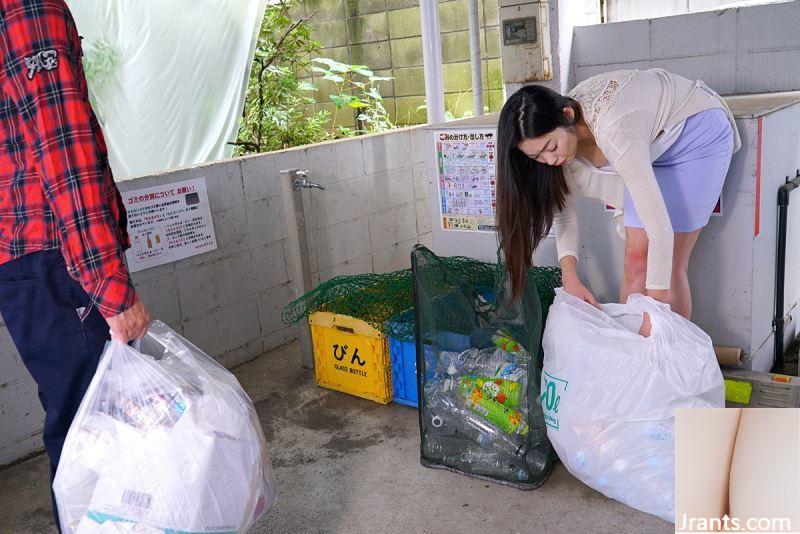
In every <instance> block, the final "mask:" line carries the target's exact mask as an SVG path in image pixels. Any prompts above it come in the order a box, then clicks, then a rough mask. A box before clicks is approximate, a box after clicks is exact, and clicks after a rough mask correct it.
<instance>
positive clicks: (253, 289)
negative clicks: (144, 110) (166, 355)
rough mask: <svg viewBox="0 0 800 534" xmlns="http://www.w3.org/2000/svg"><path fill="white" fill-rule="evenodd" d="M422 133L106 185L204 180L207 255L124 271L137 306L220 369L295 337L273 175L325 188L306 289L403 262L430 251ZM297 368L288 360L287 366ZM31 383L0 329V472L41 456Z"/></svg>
mask: <svg viewBox="0 0 800 534" xmlns="http://www.w3.org/2000/svg"><path fill="white" fill-rule="evenodd" d="M424 159H425V158H424V150H423V132H422V130H421V128H405V129H400V130H395V131H391V132H387V133H383V134H376V135H371V136H364V137H357V138H352V139H344V140H340V141H332V142H329V143H322V144H318V145H311V146H308V147H305V148H295V149H289V150H284V151H280V152H272V153H267V154H259V155H255V156H248V157H244V158H235V159H229V160H224V161H220V162H216V163H212V164H207V165H202V166H198V167H192V168H187V169H179V170H175V171H170V172H165V173H162V174H158V175H154V176H146V177H141V178H135V179H132V180H127V181H124V182H121V183H119V184H118V186H119V188H120V189H121V190H124V191H128V190H132V189H139V188H143V187H150V186H154V185H159V184H165V183H172V182H177V181H181V180H186V179H192V178H201V177H205V178H206V182H207V185H208V194H209V200H210V203H211V210H212V215H213V219H214V229H215V231H216V235H217V242H218V248H217V250H215V251H212V252H208V253H205V254H201V255H199V256H194V257H192V258H187V259H184V260H181V261H178V262H175V263H171V264H167V265H162V266H159V267H154V268H151V269H147V270H144V271H140V272H138V273H134V275H133V279H134V283H135V285H136V288H137V290H138V292H139V295H140V297H141V299H142V300H143V301H144V302H145V304H146V305H147V306H148V307H149V308H150V311H151V313H152V315H153V317H154V318H158V319H161V320H163V321H164V322H166V323H168V324H169V325H170V326H171V327H172V328H173V329H175V330H176V331H178V332H179V333H182V334H183V335H184V336H185V337H187V338H188V339H190V340H191V341H192V342H193V343H195V344H196V345H198V346H199V347H200V348H202V349H203V350H205V351H206V352H208V353H209V354H211V355H212V356H214V357H215V358H216V359H217V360H219V361H220V362H221V363H223V364H224V365H226V366H228V367H232V366H235V365H237V364H240V363H243V362H245V361H248V360H250V359H253V358H255V357H257V356H259V355H261V354H263V353H264V352H266V351H269V350H270V349H272V348H274V347H276V346H278V345H281V344H283V343H286V342H288V341H290V340H292V339H294V337H295V329H294V327H287V326H286V325H284V324H283V323H282V321H281V317H280V315H281V310H282V308H283V306H284V305H285V304H286V303H288V302H289V301H290V300H292V299H293V298H295V295H294V292H293V289H292V286H291V280H290V279H289V274H288V273H289V272H290V269H289V268H288V265H287V255H286V250H285V247H286V228H285V224H284V221H283V211H282V209H283V208H282V199H281V188H280V182H279V178H280V175H279V173H280V171H281V170H282V169H287V168H302V169H308V170H309V171H310V173H311V174H310V176H311V179H313V180H314V181H317V182H319V183H321V184H323V185H324V186H325V187H326V188H327V189H326V190H325V191H318V190H314V191H313V192H310V191H307V192H305V198H304V207H305V212H306V219H307V225H308V233H309V235H308V238H309V246H310V253H311V263H312V265H311V267H312V272H313V279H314V282H315V283H319V282H320V281H325V280H328V279H330V278H332V277H334V276H337V275H340V274H355V273H364V272H388V271H393V270H397V269H403V268H407V267H409V266H410V259H409V257H410V256H409V253H410V251H411V248H412V247H413V245H414V244H416V243H423V244H426V245H428V246H430V245H431V222H430V214H429V211H428V209H427V197H428V182H427V177H426V176H425V164H424ZM298 364H299V362H298ZM42 422H43V412H42V409H41V407H40V405H39V401H38V398H37V395H36V385H35V383H34V382H33V380H32V379H31V378H30V375H29V374H28V372H27V370H26V369H25V368H24V366H23V365H22V363H21V360H20V358H19V356H18V355H17V352H16V350H15V348H14V344H13V343H12V342H11V340H10V338H9V335H8V331H7V330H6V329H5V327H3V326H2V324H1V323H0V465H4V464H7V463H10V462H13V461H15V460H16V459H19V458H21V457H24V456H26V455H28V454H30V453H32V452H35V451H37V450H39V449H41V446H42V445H41V428H42Z"/></svg>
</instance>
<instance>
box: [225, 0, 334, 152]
mask: <svg viewBox="0 0 800 534" xmlns="http://www.w3.org/2000/svg"><path fill="white" fill-rule="evenodd" d="M300 4H301V2H300V1H299V0H276V1H273V2H270V3H269V4H268V5H267V9H266V12H265V14H264V20H263V22H262V24H261V28H260V30H259V35H258V42H257V44H256V50H255V54H254V57H253V67H252V71H251V73H250V79H249V80H248V84H247V93H246V96H245V105H244V112H243V114H242V122H241V125H240V127H239V133H238V137H237V140H236V141H235V142H234V143H232V144H233V145H234V146H235V148H234V155H242V154H247V153H258V152H268V151H270V150H280V149H282V148H288V147H291V146H298V145H304V144H308V143H315V142H318V141H323V140H325V139H328V138H330V134H329V133H328V130H327V129H326V127H325V125H326V123H327V122H328V120H329V114H328V112H326V111H319V112H310V113H309V112H308V111H307V110H308V109H309V108H310V107H313V103H314V99H313V98H312V95H313V91H314V90H316V87H314V86H313V84H310V83H308V82H303V81H301V80H299V79H298V75H297V73H298V72H300V71H302V70H303V69H306V68H308V67H309V65H310V55H311V54H312V53H314V52H315V51H317V50H318V49H319V43H318V42H316V41H314V40H313V39H312V38H311V28H310V26H309V23H308V21H309V19H310V18H311V17H308V18H302V17H301V18H297V19H293V18H292V16H290V10H291V9H292V8H296V7H297V6H299V5H300ZM312 16H313V15H312Z"/></svg>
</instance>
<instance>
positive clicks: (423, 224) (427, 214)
mask: <svg viewBox="0 0 800 534" xmlns="http://www.w3.org/2000/svg"><path fill="white" fill-rule="evenodd" d="M432 221H433V217H432V216H431V203H430V201H429V200H428V199H427V198H425V199H422V200H417V235H424V234H429V233H430V232H431V223H432ZM437 222H438V217H437Z"/></svg>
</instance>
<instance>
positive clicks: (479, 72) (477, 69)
mask: <svg viewBox="0 0 800 534" xmlns="http://www.w3.org/2000/svg"><path fill="white" fill-rule="evenodd" d="M480 32H481V27H480V22H479V19H478V0H469V51H470V54H471V59H472V106H473V108H474V113H475V116H476V117H477V116H478V115H483V69H482V68H481V33H480Z"/></svg>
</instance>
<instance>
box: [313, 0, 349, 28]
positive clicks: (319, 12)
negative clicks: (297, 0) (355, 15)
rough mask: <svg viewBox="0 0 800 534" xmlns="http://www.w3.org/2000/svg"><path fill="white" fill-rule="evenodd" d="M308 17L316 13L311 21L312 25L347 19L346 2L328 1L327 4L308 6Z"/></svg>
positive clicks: (319, 3) (342, 0)
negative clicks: (323, 21) (324, 21)
mask: <svg viewBox="0 0 800 534" xmlns="http://www.w3.org/2000/svg"><path fill="white" fill-rule="evenodd" d="M305 7H306V16H310V15H311V14H312V13H314V16H313V18H312V19H311V25H312V26H313V25H315V24H316V23H317V22H319V21H322V20H336V19H343V18H344V17H345V2H344V0H328V1H325V2H315V3H314V5H313V6H312V5H307V6H305Z"/></svg>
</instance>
